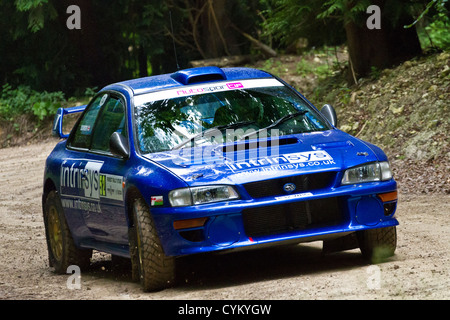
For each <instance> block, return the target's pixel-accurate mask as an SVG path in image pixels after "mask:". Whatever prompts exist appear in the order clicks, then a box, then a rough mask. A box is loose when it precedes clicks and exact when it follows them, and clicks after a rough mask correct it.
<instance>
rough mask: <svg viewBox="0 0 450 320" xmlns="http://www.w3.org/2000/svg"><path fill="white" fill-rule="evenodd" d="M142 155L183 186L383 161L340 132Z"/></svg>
mask: <svg viewBox="0 0 450 320" xmlns="http://www.w3.org/2000/svg"><path fill="white" fill-rule="evenodd" d="M260 141H261V144H260V145H259V147H258V145H257V144H256V142H254V143H252V142H250V143H244V142H236V143H235V144H226V145H219V146H218V145H215V146H207V147H196V148H192V149H179V150H173V151H169V152H158V153H152V154H147V155H144V157H145V158H147V159H149V160H151V161H154V162H157V163H158V164H160V165H162V166H164V167H165V168H166V169H167V170H170V171H171V172H173V173H174V174H175V175H177V176H178V177H180V178H181V179H183V180H184V181H185V182H186V183H187V184H188V185H190V186H196V185H205V184H242V183H247V182H254V181H260V180H267V179H271V178H279V177H287V176H292V175H299V174H307V173H312V172H326V171H341V170H344V169H347V168H349V167H353V166H357V165H359V164H362V163H367V162H373V161H383V160H386V156H385V155H384V153H383V152H382V151H381V150H380V149H379V148H377V147H375V146H373V145H371V144H369V143H367V142H364V141H362V140H359V139H357V138H355V137H353V136H351V135H349V134H347V133H344V132H342V131H340V130H336V129H335V130H328V131H323V132H313V133H306V134H300V135H291V136H284V137H279V138H277V139H266V140H260Z"/></svg>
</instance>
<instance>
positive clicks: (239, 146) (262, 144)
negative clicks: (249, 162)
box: [219, 137, 299, 154]
mask: <svg viewBox="0 0 450 320" xmlns="http://www.w3.org/2000/svg"><path fill="white" fill-rule="evenodd" d="M298 142H299V140H298V139H297V138H294V137H290V138H280V139H267V140H257V141H256V142H249V141H248V140H246V141H245V142H243V143H242V142H238V143H235V144H228V145H225V146H223V147H222V153H224V154H225V153H227V152H236V151H243V150H250V149H257V148H271V147H277V146H285V145H288V144H295V143H298ZM219 150H220V149H219Z"/></svg>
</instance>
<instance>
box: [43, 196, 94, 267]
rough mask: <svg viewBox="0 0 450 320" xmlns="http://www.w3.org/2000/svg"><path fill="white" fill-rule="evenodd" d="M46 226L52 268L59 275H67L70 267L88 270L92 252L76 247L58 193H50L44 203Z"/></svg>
mask: <svg viewBox="0 0 450 320" xmlns="http://www.w3.org/2000/svg"><path fill="white" fill-rule="evenodd" d="M44 225H45V236H46V240H47V250H48V258H49V265H50V267H54V269H55V272H56V273H59V274H65V273H67V268H68V267H69V266H70V265H76V266H78V267H80V269H81V270H86V269H87V268H88V267H89V264H90V258H91V256H92V250H90V249H79V248H77V247H76V246H75V244H74V241H73V238H72V235H71V233H70V230H69V227H68V226H67V222H66V218H65V216H64V211H63V207H62V204H61V199H60V198H59V195H58V193H57V192H56V191H50V193H49V194H48V195H47V198H46V200H45V203H44Z"/></svg>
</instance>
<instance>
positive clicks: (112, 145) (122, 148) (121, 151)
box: [109, 132, 130, 158]
mask: <svg viewBox="0 0 450 320" xmlns="http://www.w3.org/2000/svg"><path fill="white" fill-rule="evenodd" d="M109 150H110V151H111V153H112V154H114V155H116V156H120V157H122V158H128V156H129V155H130V152H129V149H128V141H127V139H126V138H125V137H124V136H123V135H121V134H120V133H118V132H114V133H113V134H112V135H111V138H110V139H109Z"/></svg>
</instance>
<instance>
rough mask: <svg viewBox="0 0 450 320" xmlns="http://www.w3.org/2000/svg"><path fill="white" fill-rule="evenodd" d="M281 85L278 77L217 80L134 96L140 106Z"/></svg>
mask: <svg viewBox="0 0 450 320" xmlns="http://www.w3.org/2000/svg"><path fill="white" fill-rule="evenodd" d="M281 86H283V84H282V83H281V82H280V81H278V80H277V79H249V80H242V81H240V82H229V81H223V82H215V83H214V85H207V84H201V85H193V86H186V87H181V88H176V89H169V90H162V91H157V92H151V93H146V94H142V95H138V96H135V98H134V104H135V105H136V106H139V105H141V104H144V103H146V102H149V101H158V100H164V99H171V98H177V97H183V96H191V95H197V94H204V93H211V92H219V91H229V90H238V89H252V88H262V87H281Z"/></svg>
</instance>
